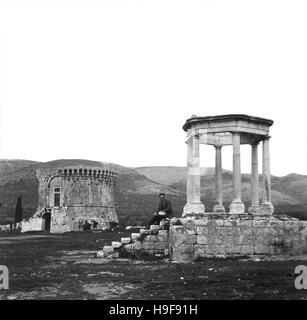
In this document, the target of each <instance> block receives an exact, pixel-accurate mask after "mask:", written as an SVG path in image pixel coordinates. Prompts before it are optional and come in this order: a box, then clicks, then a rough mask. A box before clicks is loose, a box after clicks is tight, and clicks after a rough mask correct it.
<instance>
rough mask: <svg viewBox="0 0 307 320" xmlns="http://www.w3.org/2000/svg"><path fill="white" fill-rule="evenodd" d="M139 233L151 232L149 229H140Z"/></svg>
mask: <svg viewBox="0 0 307 320" xmlns="http://www.w3.org/2000/svg"><path fill="white" fill-rule="evenodd" d="M140 234H151V231H150V229H140Z"/></svg>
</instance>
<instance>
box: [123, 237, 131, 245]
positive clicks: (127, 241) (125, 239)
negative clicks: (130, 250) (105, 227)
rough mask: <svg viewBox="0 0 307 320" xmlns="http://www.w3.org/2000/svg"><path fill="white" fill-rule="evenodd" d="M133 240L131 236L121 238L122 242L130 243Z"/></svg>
mask: <svg viewBox="0 0 307 320" xmlns="http://www.w3.org/2000/svg"><path fill="white" fill-rule="evenodd" d="M130 242H131V238H129V237H126V238H121V243H122V244H128V243H130Z"/></svg>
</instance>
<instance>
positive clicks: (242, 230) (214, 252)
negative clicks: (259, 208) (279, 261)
mask: <svg viewBox="0 0 307 320" xmlns="http://www.w3.org/2000/svg"><path fill="white" fill-rule="evenodd" d="M172 222H173V223H174V221H172ZM177 224H181V225H174V224H173V225H171V226H170V240H169V248H170V256H171V258H172V260H174V261H177V262H190V261H193V260H196V259H197V258H198V257H218V256H220V257H227V256H244V255H254V254H257V255H261V254H266V255H280V254H289V255H292V254H302V253H307V221H299V220H297V219H295V218H290V217H279V216H252V215H248V214H246V215H227V214H225V215H216V214H208V215H206V216H205V217H203V218H201V219H195V218H181V219H178V220H177Z"/></svg>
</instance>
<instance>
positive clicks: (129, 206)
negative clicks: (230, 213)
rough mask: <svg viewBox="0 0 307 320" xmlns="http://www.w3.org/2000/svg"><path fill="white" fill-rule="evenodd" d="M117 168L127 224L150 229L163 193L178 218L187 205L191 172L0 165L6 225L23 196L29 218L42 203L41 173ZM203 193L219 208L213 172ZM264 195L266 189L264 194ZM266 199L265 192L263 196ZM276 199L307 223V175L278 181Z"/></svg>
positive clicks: (206, 172) (63, 163)
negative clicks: (47, 170) (37, 172)
mask: <svg viewBox="0 0 307 320" xmlns="http://www.w3.org/2000/svg"><path fill="white" fill-rule="evenodd" d="M97 166H100V167H102V168H105V169H111V170H114V171H116V172H117V173H118V174H119V179H118V181H117V187H116V192H115V199H116V210H117V213H118V216H119V220H120V222H121V224H123V225H131V224H144V223H146V222H147V221H148V219H149V217H150V216H151V214H152V212H153V211H155V210H156V209H157V204H158V194H159V193H160V192H165V193H166V194H167V196H168V198H169V199H170V200H171V201H172V203H173V207H174V211H175V213H176V215H177V216H180V215H181V213H182V208H183V206H184V205H185V202H186V196H185V192H186V172H187V170H186V168H185V167H140V168H127V167H123V166H120V165H117V164H113V163H104V162H95V161H90V160H78V159H72V160H55V161H50V162H45V163H40V162H35V161H27V160H0V203H1V206H0V223H6V222H10V221H13V219H14V214H15V206H16V201H17V198H18V196H19V195H22V199H23V209H24V216H25V217H30V216H32V215H33V214H34V212H35V210H36V207H37V201H38V195H37V192H38V181H37V179H36V176H35V172H36V170H37V169H39V168H50V169H54V168H59V169H60V168H63V167H75V168H78V167H87V168H91V167H97ZM201 173H202V176H201V193H202V195H205V197H204V196H203V197H202V201H203V202H204V203H205V205H206V210H208V211H210V210H212V208H213V205H214V203H215V201H214V199H215V197H214V184H215V176H214V169H213V168H202V169H201ZM223 189H224V190H223V191H224V202H225V206H226V208H227V209H228V206H229V204H230V202H231V201H232V192H233V188H232V172H231V171H227V170H224V171H223ZM260 192H261V190H260ZM250 194H251V187H250V175H248V174H244V175H242V199H243V201H244V202H245V204H246V207H248V206H249V205H250V203H249V202H250V198H251V196H250ZM260 194H261V193H260ZM272 199H273V203H274V205H275V208H276V212H277V213H282V214H290V215H292V216H296V217H299V218H304V219H307V176H304V175H298V174H289V175H287V176H285V177H276V176H272Z"/></svg>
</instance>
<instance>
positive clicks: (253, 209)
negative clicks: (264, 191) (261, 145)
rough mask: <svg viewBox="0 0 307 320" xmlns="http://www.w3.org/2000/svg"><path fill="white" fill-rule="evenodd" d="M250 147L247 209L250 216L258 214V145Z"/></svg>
mask: <svg viewBox="0 0 307 320" xmlns="http://www.w3.org/2000/svg"><path fill="white" fill-rule="evenodd" d="M251 147H252V177H251V178H252V204H251V206H250V207H249V209H248V212H249V213H251V214H257V213H260V207H259V174H258V143H254V144H252V145H251Z"/></svg>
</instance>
